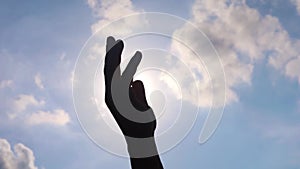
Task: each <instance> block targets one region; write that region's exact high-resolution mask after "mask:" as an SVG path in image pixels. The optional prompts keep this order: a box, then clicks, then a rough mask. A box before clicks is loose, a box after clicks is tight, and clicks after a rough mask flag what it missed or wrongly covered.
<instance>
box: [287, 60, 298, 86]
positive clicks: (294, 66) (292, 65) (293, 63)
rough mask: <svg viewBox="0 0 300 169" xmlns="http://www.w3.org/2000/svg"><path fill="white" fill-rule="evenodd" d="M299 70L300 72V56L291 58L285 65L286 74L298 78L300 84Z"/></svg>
mask: <svg viewBox="0 0 300 169" xmlns="http://www.w3.org/2000/svg"><path fill="white" fill-rule="evenodd" d="M299 72H300V56H299V57H298V58H295V59H292V60H290V61H289V62H288V64H287V65H286V67H285V73H286V75H287V76H289V77H291V78H296V79H298V83H299V84H300V73H299Z"/></svg>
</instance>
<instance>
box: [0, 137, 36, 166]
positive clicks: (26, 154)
mask: <svg viewBox="0 0 300 169" xmlns="http://www.w3.org/2000/svg"><path fill="white" fill-rule="evenodd" d="M0 168H1V169H38V167H36V166H35V157H34V154H33V152H32V150H31V149H30V148H28V147H26V146H25V145H23V144H22V143H18V144H16V145H14V148H13V150H12V149H11V146H10V143H9V142H8V141H7V140H6V139H1V138H0Z"/></svg>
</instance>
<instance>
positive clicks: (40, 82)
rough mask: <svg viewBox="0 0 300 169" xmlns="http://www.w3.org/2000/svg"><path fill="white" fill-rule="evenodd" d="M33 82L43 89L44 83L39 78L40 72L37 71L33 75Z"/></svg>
mask: <svg viewBox="0 0 300 169" xmlns="http://www.w3.org/2000/svg"><path fill="white" fill-rule="evenodd" d="M34 83H35V84H36V86H37V87H38V88H40V89H44V85H43V82H42V79H41V74H40V73H38V74H36V75H35V76H34Z"/></svg>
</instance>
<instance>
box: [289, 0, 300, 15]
mask: <svg viewBox="0 0 300 169" xmlns="http://www.w3.org/2000/svg"><path fill="white" fill-rule="evenodd" d="M291 2H292V3H293V4H294V5H295V6H296V8H297V11H298V14H299V15H300V0H291Z"/></svg>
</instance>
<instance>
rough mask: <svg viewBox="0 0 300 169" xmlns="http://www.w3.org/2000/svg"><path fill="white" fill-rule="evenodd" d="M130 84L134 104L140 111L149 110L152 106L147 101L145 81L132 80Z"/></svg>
mask: <svg viewBox="0 0 300 169" xmlns="http://www.w3.org/2000/svg"><path fill="white" fill-rule="evenodd" d="M130 86H131V87H130V89H129V91H130V99H131V102H132V104H133V106H134V107H135V108H136V109H138V110H140V111H146V110H148V109H149V108H150V107H149V105H148V103H147V99H146V94H145V87H144V84H143V82H142V81H140V80H137V81H134V82H132V83H131V85H130Z"/></svg>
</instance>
